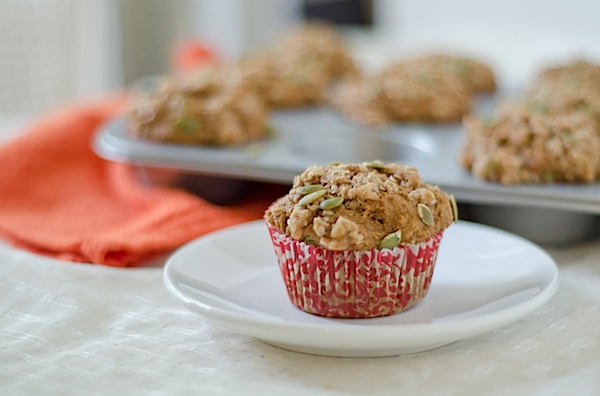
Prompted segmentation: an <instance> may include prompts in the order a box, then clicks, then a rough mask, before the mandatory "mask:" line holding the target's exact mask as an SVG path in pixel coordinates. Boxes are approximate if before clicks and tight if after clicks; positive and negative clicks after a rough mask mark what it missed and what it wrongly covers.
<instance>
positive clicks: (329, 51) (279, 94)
mask: <svg viewBox="0 0 600 396" xmlns="http://www.w3.org/2000/svg"><path fill="white" fill-rule="evenodd" d="M239 66H240V68H241V69H243V70H244V72H245V73H248V74H251V75H252V81H253V83H254V85H255V88H256V89H257V90H258V92H259V93H260V95H261V97H263V98H264V100H265V102H266V103H267V105H268V106H269V107H271V108H286V107H300V106H307V105H314V104H320V103H322V102H323V101H324V100H325V97H326V92H327V90H328V89H329V86H330V85H331V84H332V83H333V82H334V81H336V80H338V79H340V78H342V77H346V76H355V75H358V69H357V66H356V65H355V62H354V60H353V58H352V57H351V55H350V52H349V51H348V49H347V48H346V47H345V45H344V43H343V40H342V36H341V35H339V34H338V32H337V31H336V30H335V29H334V28H333V27H331V26H329V25H326V24H323V23H317V22H311V23H307V24H304V25H301V26H298V27H296V28H295V29H292V30H291V31H290V32H289V33H288V34H287V35H285V36H283V37H282V38H281V39H280V40H278V41H277V42H276V43H275V45H273V46H272V47H270V48H268V50H267V51H265V52H263V53H258V54H254V55H251V56H249V57H247V58H245V59H243V60H242V61H241V62H240V64H239Z"/></svg>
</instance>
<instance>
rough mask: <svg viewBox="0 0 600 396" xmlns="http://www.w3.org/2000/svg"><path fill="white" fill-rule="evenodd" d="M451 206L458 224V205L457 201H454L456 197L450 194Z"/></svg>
mask: <svg viewBox="0 0 600 396" xmlns="http://www.w3.org/2000/svg"><path fill="white" fill-rule="evenodd" d="M450 204H451V205H452V216H453V217H454V222H455V223H458V205H457V204H456V199H454V195H452V194H450Z"/></svg>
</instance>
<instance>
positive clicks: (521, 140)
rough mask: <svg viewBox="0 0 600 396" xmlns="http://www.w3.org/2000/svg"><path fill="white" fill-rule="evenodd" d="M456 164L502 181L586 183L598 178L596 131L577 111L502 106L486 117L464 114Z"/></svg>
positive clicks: (599, 156) (481, 176) (599, 163)
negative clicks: (490, 116) (553, 111)
mask: <svg viewBox="0 0 600 396" xmlns="http://www.w3.org/2000/svg"><path fill="white" fill-rule="evenodd" d="M464 125H465V132H466V134H465V141H464V145H463V149H462V151H461V155H460V161H461V163H462V165H463V166H464V167H465V168H467V169H469V170H470V171H471V173H472V174H473V175H474V176H475V177H477V178H479V179H483V180H490V181H495V182H500V183H502V184H518V183H559V182H584V183H592V182H595V181H596V180H598V178H599V176H600V134H598V132H597V131H596V128H595V123H594V121H593V120H592V118H590V117H588V116H586V115H585V114H584V113H581V112H559V113H540V112H532V111H531V110H529V109H528V108H526V107H525V106H522V105H519V104H510V105H509V104H505V105H504V107H503V108H501V109H500V110H499V115H498V117H496V118H495V119H494V120H492V121H486V120H482V119H479V118H477V117H474V116H468V117H465V120H464Z"/></svg>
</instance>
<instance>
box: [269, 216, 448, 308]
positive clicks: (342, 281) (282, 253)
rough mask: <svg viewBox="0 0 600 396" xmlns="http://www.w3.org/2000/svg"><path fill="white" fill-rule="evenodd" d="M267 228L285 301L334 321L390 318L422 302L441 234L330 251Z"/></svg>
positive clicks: (441, 232) (271, 227) (429, 280)
mask: <svg viewBox="0 0 600 396" xmlns="http://www.w3.org/2000/svg"><path fill="white" fill-rule="evenodd" d="M268 227H269V233H270V235H271V240H272V242H273V246H274V248H275V254H276V255H277V260H278V262H279V267H280V269H281V274H282V276H283V280H284V282H285V285H286V288H287V292H288V295H289V297H290V300H291V302H292V303H293V304H294V305H295V306H297V307H298V308H300V309H302V310H303V311H306V312H309V313H312V314H316V315H321V316H326V317H334V318H370V317H377V316H387V315H393V314H395V313H398V312H400V311H403V310H405V309H407V308H409V307H411V306H413V305H414V304H416V303H417V302H419V301H420V300H422V299H423V298H424V297H425V295H426V294H427V292H428V290H429V285H430V283H431V278H432V276H433V270H434V267H435V261H436V259H437V252H438V248H439V244H440V241H441V239H442V235H443V231H440V232H439V233H438V234H436V235H434V236H433V237H431V238H429V239H428V240H426V241H424V242H421V243H418V244H402V245H400V246H397V247H395V248H394V249H382V250H378V249H372V250H353V251H334V250H328V249H325V248H322V247H319V246H314V245H307V244H305V243H304V242H300V241H296V240H294V239H292V238H290V237H288V236H287V235H285V234H282V233H280V232H279V230H278V229H277V228H276V227H273V226H271V225H269V224H268Z"/></svg>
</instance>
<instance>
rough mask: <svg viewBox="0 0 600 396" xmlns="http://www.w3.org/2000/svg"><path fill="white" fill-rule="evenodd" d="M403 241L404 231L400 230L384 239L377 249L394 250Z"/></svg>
mask: <svg viewBox="0 0 600 396" xmlns="http://www.w3.org/2000/svg"><path fill="white" fill-rule="evenodd" d="M401 239H402V231H400V230H398V231H396V232H392V233H391V234H389V235H387V236H386V237H385V238H383V239H382V240H381V242H379V246H377V249H393V248H395V247H396V246H398V244H399V243H400V240H401Z"/></svg>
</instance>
